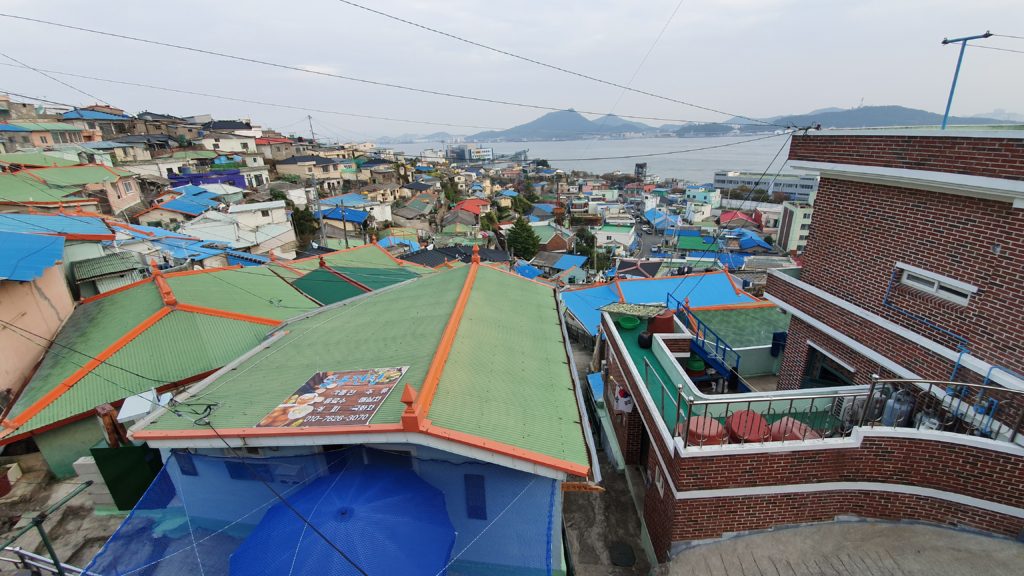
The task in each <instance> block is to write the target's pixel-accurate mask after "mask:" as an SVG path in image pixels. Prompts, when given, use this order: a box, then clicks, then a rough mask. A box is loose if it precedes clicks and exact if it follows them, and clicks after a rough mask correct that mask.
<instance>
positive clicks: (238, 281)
mask: <svg viewBox="0 0 1024 576" xmlns="http://www.w3.org/2000/svg"><path fill="white" fill-rule="evenodd" d="M167 284H168V285H169V286H170V287H171V291H172V292H174V297H175V298H177V299H178V302H181V303H184V304H192V305H194V306H204V307H206V308H214V309H216V310H225V311H228V312H235V313H238V314H248V315H250V316H259V317H261V318H272V319H274V320H286V319H288V318H291V317H293V316H298V315H299V314H302V313H303V312H306V311H308V310H312V309H314V308H316V307H317V305H316V304H315V303H314V302H313V301H311V300H310V299H309V298H306V297H305V296H303V295H302V294H300V293H299V292H298V291H297V290H295V288H293V287H292V286H291V285H289V284H288V282H286V281H285V280H283V279H281V278H280V277H279V276H277V275H276V274H274V273H273V272H272V271H270V270H268V269H267V268H265V267H262V266H250V267H246V268H237V269H232V270H219V271H216V272H206V273H203V274H186V275H183V276H170V277H168V278H167Z"/></svg>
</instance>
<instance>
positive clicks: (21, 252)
mask: <svg viewBox="0 0 1024 576" xmlns="http://www.w3.org/2000/svg"><path fill="white" fill-rule="evenodd" d="M0 246H3V247H4V249H3V250H0V280H16V281H18V282H29V281H32V280H35V279H36V278H39V277H40V276H42V275H43V272H46V269H47V268H49V267H51V266H53V265H54V264H56V263H57V262H60V261H61V260H63V258H64V238H63V237H62V236H40V235H38V234H18V233H15V232H0Z"/></svg>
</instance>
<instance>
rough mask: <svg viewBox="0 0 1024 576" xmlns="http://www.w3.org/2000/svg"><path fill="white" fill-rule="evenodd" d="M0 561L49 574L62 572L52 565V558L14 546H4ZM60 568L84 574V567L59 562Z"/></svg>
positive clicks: (65, 571)
mask: <svg viewBox="0 0 1024 576" xmlns="http://www.w3.org/2000/svg"><path fill="white" fill-rule="evenodd" d="M8 554H13V555H14V557H13V558H12V557H11V556H8ZM0 562H6V563H9V564H13V565H14V567H15V568H20V569H25V570H31V571H34V572H37V571H43V572H47V573H49V574H61V573H62V572H61V571H60V570H58V569H57V566H56V565H54V563H53V560H50V559H49V558H47V557H46V556H40V555H38V554H33V553H31V552H29V551H27V550H22V549H21V548H18V547H16V546H15V547H7V548H4V549H3V553H0ZM61 569H62V570H63V574H75V575H80V574H86V572H85V570H84V569H82V568H76V567H75V566H71V565H69V564H64V563H61Z"/></svg>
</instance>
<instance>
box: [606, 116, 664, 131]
mask: <svg viewBox="0 0 1024 576" xmlns="http://www.w3.org/2000/svg"><path fill="white" fill-rule="evenodd" d="M591 122H592V123H593V124H594V125H595V126H603V127H605V128H615V129H616V130H615V131H616V132H651V131H653V130H654V128H652V127H650V126H648V125H647V124H644V123H642V122H633V121H631V120H626V119H625V118H620V117H618V116H616V115H615V114H605V115H604V116H601V117H600V118H598V119H597V120H592V121H591Z"/></svg>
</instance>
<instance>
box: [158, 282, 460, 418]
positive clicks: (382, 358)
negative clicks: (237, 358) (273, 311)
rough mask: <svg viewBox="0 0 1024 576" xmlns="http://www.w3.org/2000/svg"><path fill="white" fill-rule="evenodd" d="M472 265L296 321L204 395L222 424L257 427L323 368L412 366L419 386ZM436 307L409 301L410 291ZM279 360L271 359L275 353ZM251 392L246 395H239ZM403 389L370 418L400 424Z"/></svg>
mask: <svg viewBox="0 0 1024 576" xmlns="http://www.w3.org/2000/svg"><path fill="white" fill-rule="evenodd" d="M467 270H468V267H464V268H461V269H457V270H451V271H449V272H446V273H444V274H436V275H433V276H430V277H429V278H424V279H421V280H418V281H416V282H414V283H412V284H410V285H407V286H400V287H398V288H395V289H393V290H389V291H385V292H377V293H371V294H370V295H368V296H366V297H365V299H363V300H359V301H357V302H354V303H349V304H341V305H339V307H338V308H334V309H329V310H324V311H323V312H321V313H319V314H316V315H314V316H311V317H309V318H306V319H304V320H299V321H297V322H294V323H290V324H289V325H288V326H287V334H285V335H284V336H282V337H281V338H280V339H279V340H277V341H276V342H275V343H274V344H272V345H270V346H269V347H268V348H266V349H265V350H263V351H261V352H257V353H256V354H255V355H253V356H252V357H251V358H249V359H248V360H246V361H245V362H242V363H241V364H240V365H239V366H238V367H237V368H236V369H235V370H233V371H232V372H230V373H228V374H226V375H224V376H222V377H221V378H220V379H218V380H217V381H216V382H215V383H214V384H212V385H211V386H210V387H209V388H207V389H206V390H200V391H199V392H198V393H197V396H199V397H201V398H202V399H203V402H216V403H218V409H217V410H216V411H215V412H214V413H213V415H211V417H210V423H211V424H212V425H213V426H214V427H217V428H221V429H228V428H247V427H252V426H255V425H256V424H257V423H259V421H260V420H262V419H263V417H264V416H266V415H267V414H268V413H269V412H270V411H271V410H272V409H273V408H274V407H275V406H277V405H278V404H279V403H281V402H282V401H283V400H284V399H285V398H287V397H288V396H289V395H291V394H292V393H293V392H294V391H295V390H296V389H297V388H298V387H299V386H301V385H302V383H304V382H305V381H306V380H307V379H309V377H310V376H312V375H313V373H314V372H316V371H318V370H355V369H361V368H383V367H389V366H409V371H408V372H407V373H406V374H405V376H404V378H403V379H402V382H401V383H402V384H403V385H404V384H409V385H410V386H412V387H413V388H414V389H419V387H420V385H421V384H422V383H423V379H424V377H425V376H426V374H427V368H428V365H429V364H430V360H431V359H432V358H433V357H434V351H435V350H436V349H437V344H438V342H439V341H440V339H441V333H442V332H443V331H444V327H445V322H446V321H447V319H448V316H449V315H451V311H452V308H453V307H454V306H455V300H456V299H457V298H458V296H459V290H460V288H461V286H462V283H463V281H464V280H465V278H466V272H467ZM412 295H415V297H416V299H417V301H420V302H430V306H409V298H410V296H412ZM271 357H272V358H273V360H268V358H271ZM240 390H245V401H244V402H240V401H239V396H238V393H239V391H240ZM403 409H404V406H403V405H402V403H401V394H398V393H395V394H391V395H390V396H389V397H388V399H387V400H385V401H384V404H383V405H382V406H381V408H380V410H378V411H377V414H376V415H375V416H374V418H373V420H372V421H371V424H380V423H395V422H398V419H399V416H400V415H401V413H402V410H403ZM196 428H198V427H197V426H195V425H194V424H192V422H191V421H188V420H182V419H181V418H177V417H175V416H174V415H173V414H170V413H166V414H164V415H162V416H161V417H159V418H158V419H157V420H156V421H155V422H153V423H152V424H150V425H149V426H148V427H147V429H150V430H189V429H196Z"/></svg>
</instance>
